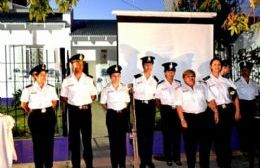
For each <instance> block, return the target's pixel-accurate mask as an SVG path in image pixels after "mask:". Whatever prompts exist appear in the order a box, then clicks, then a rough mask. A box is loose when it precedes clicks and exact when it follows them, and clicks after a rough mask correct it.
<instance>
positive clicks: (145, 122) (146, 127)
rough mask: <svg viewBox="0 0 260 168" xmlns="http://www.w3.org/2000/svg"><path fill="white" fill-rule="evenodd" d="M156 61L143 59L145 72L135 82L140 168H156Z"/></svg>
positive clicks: (148, 58) (135, 78)
mask: <svg viewBox="0 0 260 168" xmlns="http://www.w3.org/2000/svg"><path fill="white" fill-rule="evenodd" d="M154 59H155V58H154V57H153V56H145V57H142V58H141V60H142V65H143V70H144V72H143V73H140V74H137V75H135V76H134V80H133V91H134V99H135V112H136V127H137V138H138V151H139V156H140V160H141V164H140V168H145V166H146V165H147V166H149V167H150V168H154V167H155V166H154V164H153V162H152V152H153V151H152V149H153V129H154V122H155V97H154V96H155V92H156V86H157V83H158V79H157V77H156V76H154V75H152V70H153V63H154Z"/></svg>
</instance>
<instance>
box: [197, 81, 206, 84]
mask: <svg viewBox="0 0 260 168" xmlns="http://www.w3.org/2000/svg"><path fill="white" fill-rule="evenodd" d="M198 82H199V83H202V84H206V80H199V81H198Z"/></svg>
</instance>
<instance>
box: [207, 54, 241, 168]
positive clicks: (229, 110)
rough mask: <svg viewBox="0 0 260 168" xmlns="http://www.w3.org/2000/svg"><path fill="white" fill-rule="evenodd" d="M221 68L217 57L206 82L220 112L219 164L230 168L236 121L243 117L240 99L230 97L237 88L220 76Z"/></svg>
mask: <svg viewBox="0 0 260 168" xmlns="http://www.w3.org/2000/svg"><path fill="white" fill-rule="evenodd" d="M221 68H222V62H221V60H220V59H219V58H217V57H215V58H213V59H212V60H211V61H210V69H211V74H210V76H207V77H206V78H204V81H205V82H206V84H207V86H208V87H209V89H210V91H211V92H212V93H213V95H214V97H215V101H216V104H217V107H218V112H219V123H218V124H217V125H216V126H215V133H214V140H215V150H216V156H217V163H218V166H219V167H221V168H222V167H223V168H230V167H231V160H232V149H231V135H232V127H233V125H234V121H235V120H239V119H240V117H241V116H240V109H239V101H238V97H237V96H233V97H234V98H233V99H234V100H232V97H231V95H230V94H232V93H234V92H235V90H234V89H236V86H235V84H234V83H233V82H232V81H231V80H229V79H226V78H224V77H222V76H221V75H220V71H221ZM232 88H233V89H232ZM229 90H231V91H232V92H229Z"/></svg>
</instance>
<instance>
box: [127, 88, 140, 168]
mask: <svg viewBox="0 0 260 168" xmlns="http://www.w3.org/2000/svg"><path fill="white" fill-rule="evenodd" d="M129 92H130V96H131V98H132V113H133V121H134V123H133V128H132V138H133V150H134V158H133V159H134V168H139V153H138V139H137V128H136V112H135V99H134V91H133V85H132V84H130V85H129Z"/></svg>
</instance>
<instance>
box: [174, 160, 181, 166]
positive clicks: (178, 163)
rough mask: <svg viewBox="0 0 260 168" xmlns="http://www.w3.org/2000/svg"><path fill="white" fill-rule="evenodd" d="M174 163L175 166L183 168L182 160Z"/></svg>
mask: <svg viewBox="0 0 260 168" xmlns="http://www.w3.org/2000/svg"><path fill="white" fill-rule="evenodd" d="M174 162H175V164H176V165H177V166H181V165H182V163H181V161H180V160H177V161H174Z"/></svg>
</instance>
